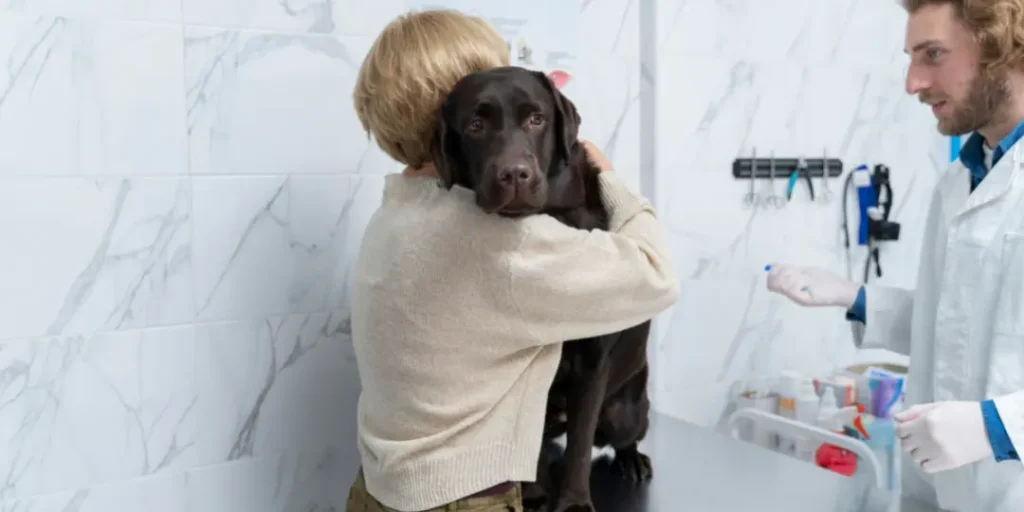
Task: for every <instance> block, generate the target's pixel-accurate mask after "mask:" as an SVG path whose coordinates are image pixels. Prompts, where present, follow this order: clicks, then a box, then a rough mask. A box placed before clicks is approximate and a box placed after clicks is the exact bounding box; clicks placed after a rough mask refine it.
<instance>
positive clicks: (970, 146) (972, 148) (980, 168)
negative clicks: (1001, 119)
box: [960, 121, 1024, 186]
mask: <svg viewBox="0 0 1024 512" xmlns="http://www.w3.org/2000/svg"><path fill="white" fill-rule="evenodd" d="M1021 137H1024V121H1021V123H1020V124H1018V125H1017V127H1016V128H1014V129H1013V131H1011V132H1010V134H1009V135H1007V136H1006V137H1005V138H1003V140H1001V141H999V145H998V146H996V147H995V149H994V150H993V151H992V166H993V167H995V165H996V164H997V163H999V159H1000V158H1002V157H1003V155H1005V154H1006V152H1007V151H1009V150H1010V148H1012V147H1013V145H1014V144H1016V143H1017V141H1018V140H1020V139H1021ZM984 143H985V138H984V137H982V136H981V134H980V133H978V132H974V133H972V134H971V136H970V137H969V138H968V139H967V142H965V143H964V146H963V148H961V149H960V162H962V163H963V164H964V167H966V168H967V170H968V171H970V173H971V182H972V183H973V184H974V185H975V186H977V184H978V183H980V182H981V180H982V179H984V178H985V176H986V175H987V174H988V171H989V170H988V169H987V168H986V167H985V150H984V148H983V147H982V144H984Z"/></svg>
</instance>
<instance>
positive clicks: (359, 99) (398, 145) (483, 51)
mask: <svg viewBox="0 0 1024 512" xmlns="http://www.w3.org/2000/svg"><path fill="white" fill-rule="evenodd" d="M508 64H509V47H508V44H507V43H506V42H505V40H504V39H502V37H501V35H499V34H498V32H497V31H496V30H495V29H494V27H492V26H491V25H490V24H489V23H487V22H486V21H484V20H483V19H481V18H478V17H475V16H468V15H465V14H462V13H459V12H457V11H452V10H427V11H421V12H413V13H408V14H405V15H402V16H399V17H398V18H397V19H395V20H393V21H392V22H391V23H389V24H388V25H387V26H386V27H384V30H383V31H382V32H381V33H380V35H378V36H377V40H376V41H374V43H373V46H372V47H371V48H370V51H369V53H368V54H367V55H366V58H365V59H364V60H363V64H362V66H360V68H359V77H358V79H357V80H356V86H355V89H354V90H353V92H352V101H353V103H354V104H355V109H356V115H357V116H358V117H359V122H361V123H362V125H363V129H364V130H366V133H367V135H368V136H373V138H374V139H376V141H377V145H378V146H380V148H381V149H382V150H383V151H384V152H385V153H387V154H388V155H389V156H390V157H391V158H394V159H395V160H397V161H399V162H401V163H403V164H405V165H408V166H412V167H421V166H422V165H423V164H425V163H427V162H429V161H430V160H431V155H430V140H431V138H432V137H433V134H434V131H435V126H436V116H437V112H438V110H439V109H440V106H441V103H442V102H443V101H444V98H445V97H446V96H447V95H448V93H449V92H450V91H451V89H452V88H453V87H454V86H455V83H456V82H458V81H459V80H461V79H462V78H463V77H465V76H466V75H469V74H471V73H476V72H479V71H486V70H489V69H493V68H496V67H501V66H507V65H508Z"/></svg>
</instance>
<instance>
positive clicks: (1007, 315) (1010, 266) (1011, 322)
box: [994, 233, 1024, 336]
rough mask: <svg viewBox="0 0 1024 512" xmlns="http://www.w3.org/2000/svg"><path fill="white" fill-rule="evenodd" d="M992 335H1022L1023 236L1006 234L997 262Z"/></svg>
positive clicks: (1023, 329) (1023, 234)
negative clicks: (996, 287) (993, 329)
mask: <svg viewBox="0 0 1024 512" xmlns="http://www.w3.org/2000/svg"><path fill="white" fill-rule="evenodd" d="M1000 266H1001V267H1002V268H1001V269H1000V270H1001V272H999V274H998V275H999V280H1000V283H999V290H1000V291H999V294H998V295H997V297H998V299H997V300H998V301H999V302H998V303H997V304H994V306H995V308H994V309H995V310H996V313H997V318H996V321H995V325H994V328H995V332H996V333H998V334H1003V335H1011V336H1024V233H1007V234H1006V235H1005V236H1004V238H1003V254H1002V258H1001V259H1000Z"/></svg>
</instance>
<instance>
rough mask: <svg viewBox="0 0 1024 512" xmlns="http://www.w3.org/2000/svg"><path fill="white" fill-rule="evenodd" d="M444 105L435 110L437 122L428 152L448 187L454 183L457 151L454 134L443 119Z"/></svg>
mask: <svg viewBox="0 0 1024 512" xmlns="http://www.w3.org/2000/svg"><path fill="white" fill-rule="evenodd" d="M445 110H446V109H445V106H444V105H442V106H441V108H440V109H439V110H438V112H437V123H436V125H435V127H434V137H433V139H432V140H431V143H430V153H431V155H432V156H433V159H434V167H436V168H437V173H438V175H440V176H441V181H443V182H444V185H445V186H446V187H448V188H452V186H453V185H455V179H456V172H457V171H458V169H457V168H456V165H458V164H457V162H456V160H457V158H456V155H455V154H454V151H458V148H457V147H456V146H455V142H456V137H457V135H456V134H452V133H450V131H451V128H450V127H449V126H448V122H447V121H445Z"/></svg>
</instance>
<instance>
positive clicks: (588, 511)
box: [555, 501, 597, 512]
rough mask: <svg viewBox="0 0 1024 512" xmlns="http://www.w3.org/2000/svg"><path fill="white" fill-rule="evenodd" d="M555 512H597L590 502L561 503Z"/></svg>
mask: <svg viewBox="0 0 1024 512" xmlns="http://www.w3.org/2000/svg"><path fill="white" fill-rule="evenodd" d="M555 512H597V511H596V510H594V504H593V503H591V502H590V501H587V502H586V503H579V502H569V501H559V503H558V506H557V507H555Z"/></svg>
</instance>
